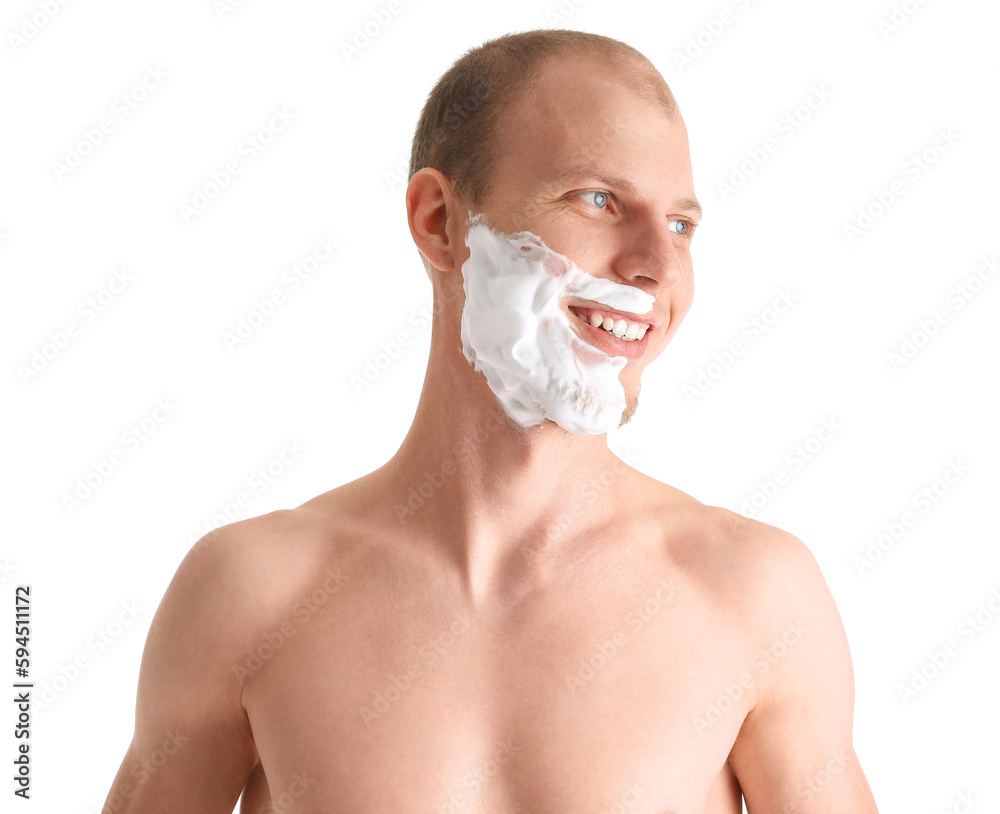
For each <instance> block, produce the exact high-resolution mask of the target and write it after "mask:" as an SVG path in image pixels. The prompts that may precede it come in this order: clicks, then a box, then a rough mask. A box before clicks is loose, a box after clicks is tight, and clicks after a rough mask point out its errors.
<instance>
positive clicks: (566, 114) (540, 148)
mask: <svg viewBox="0 0 1000 814" xmlns="http://www.w3.org/2000/svg"><path fill="white" fill-rule="evenodd" d="M637 70H642V68H641V67H639V68H637ZM500 135H501V138H500V151H499V152H500V155H499V156H498V167H497V169H498V172H497V180H498V181H500V182H501V183H503V182H504V180H505V179H506V180H508V181H510V180H517V181H518V182H519V183H526V182H528V181H529V179H530V181H531V182H532V183H534V184H545V183H559V182H563V181H567V180H568V178H569V177H571V176H573V175H576V174H579V171H581V170H584V169H587V168H591V169H599V170H600V171H601V173H602V174H607V175H611V176H615V177H618V178H621V179H628V178H632V179H633V183H634V186H639V185H640V184H641V183H642V180H643V178H647V179H648V180H649V181H655V183H657V184H661V185H662V184H664V183H668V184H671V185H675V184H676V185H685V184H686V185H687V186H690V184H691V180H690V174H691V170H690V153H689V150H688V144H687V132H686V129H685V127H684V122H683V120H681V118H680V115H679V114H675V116H674V117H671V116H670V115H669V113H668V111H667V110H666V109H665V108H664V107H663V105H662V104H661V103H659V102H658V101H657V100H655V99H653V98H652V97H651V96H650V94H649V93H648V92H643V91H642V90H640V83H639V80H638V79H637V78H634V77H630V78H626V79H622V78H618V77H615V76H614V71H613V70H612V69H611V68H610V64H609V61H608V58H607V57H605V56H600V55H595V56H594V57H593V58H590V57H581V56H576V55H574V56H572V57H557V58H554V59H551V60H550V61H549V62H547V63H546V64H545V65H544V66H543V67H542V69H541V70H540V72H539V75H538V76H537V77H536V78H535V80H534V82H533V83H532V84H531V85H530V86H529V87H527V88H526V89H525V90H524V91H523V92H522V93H521V94H520V95H519V96H518V97H517V98H515V99H514V100H513V101H512V102H511V103H510V104H509V105H508V107H507V109H506V110H505V111H504V115H503V120H502V122H501V126H500ZM651 174H652V175H653V176H655V177H650V175H651Z"/></svg>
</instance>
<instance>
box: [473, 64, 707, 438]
mask: <svg viewBox="0 0 1000 814" xmlns="http://www.w3.org/2000/svg"><path fill="white" fill-rule="evenodd" d="M606 73H607V72H606V71H602V70H601V64H600V63H599V62H598V63H596V64H595V63H593V62H590V61H588V60H585V59H580V58H576V57H573V58H557V59H555V60H553V61H552V62H550V63H549V64H548V65H546V67H545V68H543V73H542V76H541V77H540V80H539V81H538V82H537V84H536V86H535V87H534V88H532V89H530V90H529V91H527V92H526V93H525V94H523V95H522V96H521V97H519V98H518V99H517V100H515V101H514V102H513V103H512V104H511V105H510V106H509V108H508V110H507V112H506V113H505V114H504V122H503V125H502V127H503V130H502V144H501V150H500V156H499V157H498V162H497V165H496V173H495V180H494V182H493V184H492V187H491V189H490V193H489V196H488V199H487V201H486V202H485V204H484V206H482V207H481V211H482V213H483V214H484V215H485V216H486V218H487V219H488V221H489V222H490V223H491V224H492V225H493V226H494V227H495V228H496V229H498V230H500V231H502V232H506V233H512V232H518V231H528V232H532V233H534V234H536V235H538V236H539V237H540V238H541V239H542V240H543V241H544V242H545V243H546V244H547V245H548V246H549V248H551V249H552V250H554V251H556V252H558V253H559V254H562V255H565V256H567V257H568V258H570V259H571V260H573V261H574V262H575V263H576V264H577V265H578V266H580V267H581V268H582V269H584V270H585V271H587V272H589V273H590V274H592V275H594V276H596V277H601V278H605V279H608V280H612V281H614V282H617V283H622V284H627V285H632V286H635V287H637V288H640V289H641V290H642V291H645V292H647V293H648V294H650V295H652V296H653V297H654V298H655V304H654V305H653V309H652V311H650V312H649V313H647V314H644V315H633V318H632V319H629V318H628V316H629V315H627V314H620V313H619V314H616V313H613V312H612V313H604V312H606V311H607V310H608V309H600V311H599V313H602V314H603V315H604V316H608V317H611V318H613V319H615V320H616V321H617V319H618V318H621V317H624V318H625V319H626V321H627V322H639V323H643V324H648V325H650V326H651V327H650V328H649V330H648V331H646V333H645V335H644V336H643V338H642V339H641V340H639V341H635V342H628V341H627V340H624V339H619V338H617V337H615V336H614V335H613V334H612V333H609V332H608V331H606V330H604V329H603V328H601V327H596V326H594V325H592V324H590V322H584V321H583V320H582V319H581V318H580V317H581V316H583V317H586V318H589V317H591V315H592V314H593V313H594V311H593V310H592V308H596V307H597V304H596V303H595V302H593V301H586V300H582V299H580V298H579V297H574V296H566V297H564V298H562V300H561V302H560V307H561V308H562V309H563V310H564V313H565V314H566V316H567V317H568V319H569V321H570V325H571V326H572V330H573V331H574V332H575V333H576V334H577V335H578V336H579V337H580V338H581V339H583V340H584V341H586V342H588V343H590V344H592V345H594V346H595V347H598V348H600V349H601V350H603V351H605V352H606V353H608V354H611V355H612V356H624V357H626V358H627V359H628V363H627V364H626V366H625V367H624V369H623V370H622V371H621V373H620V376H619V379H620V381H621V383H622V385H623V387H624V388H625V394H626V401H627V403H628V407H627V409H626V412H625V416H624V418H625V420H627V419H628V418H629V417H631V413H632V412H633V411H634V409H635V404H636V400H637V397H638V389H639V377H640V374H641V373H642V371H643V370H644V369H645V367H646V366H647V365H648V364H649V363H650V362H652V361H653V359H655V358H656V357H657V356H658V355H659V354H660V353H661V352H662V350H663V349H664V347H665V346H666V345H667V343H668V342H669V341H670V339H671V337H672V336H673V334H674V332H675V331H676V330H677V328H678V326H679V325H680V322H681V320H682V319H683V317H684V315H685V314H686V313H687V311H688V308H689V307H690V305H691V300H692V297H693V295H694V281H693V278H692V268H691V254H690V244H691V232H693V226H694V225H695V224H697V222H698V219H699V215H700V213H699V211H698V208H697V203H696V201H695V194H694V186H693V181H692V175H691V159H690V154H689V150H688V144H687V132H686V129H685V127H684V124H683V122H682V121H681V120H680V118H679V117H678V120H677V122H676V123H672V122H671V120H670V119H669V117H668V116H667V114H666V112H665V111H664V110H663V109H662V108H661V107H659V106H657V105H656V104H654V103H653V102H649V101H646V100H645V99H643V98H641V97H639V96H637V95H636V92H635V91H634V90H632V89H631V88H629V87H628V86H627V85H623V84H621V83H620V82H615V81H613V80H610V79H608V78H606ZM685 232H686V233H685ZM462 234H463V236H464V232H463V233H462ZM467 257H468V249H467V248H464V247H463V250H462V253H461V254H460V255H459V257H458V259H459V262H460V263H464V261H465V260H466V259H467ZM588 306H590V307H589V308H588ZM594 319H595V320H596V319H597V317H594Z"/></svg>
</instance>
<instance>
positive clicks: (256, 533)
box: [106, 58, 877, 814]
mask: <svg viewBox="0 0 1000 814" xmlns="http://www.w3.org/2000/svg"><path fill="white" fill-rule="evenodd" d="M601 67H602V66H594V65H593V64H592V63H590V62H587V61H582V60H576V59H569V58H559V59H556V60H553V61H551V62H550V63H549V64H547V65H546V66H545V68H544V69H543V70H544V80H545V81H544V82H541V83H538V84H537V85H536V86H535V87H534V88H533V89H530V90H529V91H528V92H527V94H526V95H525V96H523V97H521V98H520V99H518V100H517V101H516V102H515V103H513V106H512V109H511V110H510V111H509V118H508V131H507V132H508V134H509V135H511V136H512V137H511V138H509V139H508V140H507V144H506V149H505V151H504V153H503V155H502V157H501V160H500V162H499V165H498V168H497V178H498V179H500V181H499V182H498V183H497V184H496V185H495V186H494V188H493V189H492V191H491V195H490V197H489V200H488V201H487V202H486V203H485V204H484V206H483V207H482V208H481V211H483V212H484V213H485V214H486V215H487V217H488V219H489V220H490V222H491V223H492V224H493V225H494V226H496V227H497V228H500V229H502V230H504V231H508V232H510V231H517V230H529V231H532V232H534V233H535V234H538V235H539V236H541V237H542V238H543V240H545V242H546V243H547V244H548V245H549V246H550V247H551V248H553V249H555V250H556V251H558V252H560V253H563V254H566V255H567V256H569V257H571V258H573V259H574V260H575V261H576V262H577V264H578V265H580V266H581V267H583V268H586V269H587V270H588V271H590V272H591V273H592V274H595V275H597V276H603V277H607V278H608V279H613V280H615V281H616V282H620V283H625V284H629V285H635V286H637V287H640V288H642V289H643V290H644V291H647V292H648V293H650V294H652V295H654V297H655V298H656V305H655V306H654V310H653V315H652V317H651V318H650V319H647V321H652V322H653V323H654V324H653V327H652V328H651V329H650V330H649V331H648V333H647V334H646V337H645V338H644V339H643V340H642V341H643V343H644V345H643V348H644V350H643V353H642V356H641V358H638V359H632V360H630V361H629V363H628V365H627V366H626V367H625V368H624V369H623V371H622V373H621V377H620V378H621V381H622V384H623V386H624V387H625V390H626V395H627V398H628V400H629V402H630V405H631V406H632V407H634V405H635V402H636V399H637V393H638V386H639V379H640V376H641V374H642V372H643V370H644V369H645V367H646V366H648V365H649V364H650V363H651V362H652V361H653V360H654V359H655V358H656V357H657V356H658V355H659V354H660V353H661V352H662V351H663V349H664V348H665V347H666V345H667V344H668V343H669V341H670V339H671V337H672V336H673V334H674V332H675V331H676V330H677V327H678V326H679V324H680V322H681V320H682V319H683V317H684V314H685V313H686V312H687V310H688V308H689V307H690V304H691V298H692V296H693V290H694V289H693V278H692V266H691V255H690V242H691V232H692V231H693V230H690V229H689V230H687V231H685V229H684V228H683V227H679V226H678V222H687V223H689V224H694V223H696V222H697V219H698V217H699V214H700V212H699V209H698V207H697V204H696V203H695V194H694V189H693V182H692V178H691V168H690V158H689V153H688V147H687V136H686V132H685V129H684V125H683V122H682V121H680V120H679V119H678V120H677V121H672V120H671V119H670V118H669V117H668V116H666V115H665V113H664V112H663V111H662V110H661V109H660V108H658V107H657V106H655V105H653V104H652V103H650V102H647V101H645V100H644V99H641V98H638V97H636V95H635V94H634V93H633V92H631V91H630V90H628V89H627V88H625V87H623V86H622V85H620V84H617V83H615V82H613V81H610V80H608V79H607V78H606V76H605V74H606V72H605V71H602V70H600V68H601ZM595 121H597V122H601V123H602V125H601V128H600V129H599V130H598V132H597V133H595V127H594V124H593V123H594V122H595ZM595 191H597V192H601V193H604V194H605V195H606V196H607V199H606V206H602V205H601V204H603V203H605V198H602V197H600V196H596V197H595V195H594V194H593V193H594V192H595ZM407 209H408V214H409V222H410V230H411V234H412V235H413V238H414V241H415V242H416V244H417V246H418V248H419V249H420V250H421V252H422V253H423V254H424V256H425V257H426V258H427V260H428V262H429V264H430V267H431V268H430V273H431V279H432V283H433V285H434V289H435V303H436V307H435V315H434V319H435V323H434V329H433V336H432V347H431V356H430V361H429V364H428V370H427V377H426V380H425V383H424V389H423V391H422V393H421V399H420V403H419V405H418V409H417V414H416V416H415V418H414V421H413V425H412V427H411V429H410V432H409V434H408V435H407V437H406V439H405V440H404V442H403V444H402V446H401V447H400V450H399V451H398V453H397V454H396V455H395V456H394V457H393V458H392V459H391V460H390V461H389V462H388V463H386V464H385V465H384V466H383V467H381V468H380V469H378V470H377V471H375V472H373V473H371V474H370V475H367V476H365V477H363V478H361V479H359V480H356V481H353V482H351V483H348V484H346V485H345V486H342V487H340V488H338V489H334V490H333V491H331V492H327V493H326V494H323V495H320V496H319V497H317V498H315V499H314V500H311V501H309V502H308V503H306V504H304V505H303V506H300V507H299V508H297V509H294V510H290V511H283V512H275V513H272V514H269V515H265V516H263V517H259V518H254V519H252V520H247V521H242V522H239V523H234V524H232V525H230V526H226V527H224V528H222V529H220V530H218V531H216V532H213V533H212V534H210V535H208V536H206V537H205V538H203V539H202V540H201V541H199V542H198V543H197V544H196V545H195V546H194V548H193V549H192V550H191V552H189V554H188V555H187V557H185V559H184V562H183V563H182V564H181V566H180V567H179V569H178V571H177V574H176V575H175V576H174V579H173V581H172V582H171V585H170V587H169V588H168V590H167V593H166V595H165V596H164V598H163V601H162V603H161V605H160V607H159V609H158V610H157V613H156V616H155V618H154V620H153V623H152V626H151V628H150V632H149V638H148V640H147V644H146V650H145V652H144V655H143V663H142V669H141V673H140V679H139V693H138V704H137V715H136V731H135V735H134V737H133V740H132V744H131V746H130V747H129V750H128V753H127V754H126V756H125V760H124V761H123V763H122V766H121V769H120V770H119V773H118V776H117V777H116V779H115V783H114V785H113V787H112V790H111V794H110V796H109V800H108V804H107V808H106V810H110V811H114V812H143V814H147V812H178V811H184V812H193V813H194V814H201V813H202V812H204V814H209V812H212V813H215V812H226V814H228V812H230V811H231V810H232V808H233V806H234V805H235V803H236V801H237V798H238V797H239V795H240V793H241V792H243V802H242V805H241V812H242V814H258V812H262V811H265V812H272V811H273V812H295V814H320V812H322V813H323V814H333V813H334V812H343V813H344V814H354V813H355V812H366V813H367V812H372V814H374V813H375V812H389V811H392V812H411V811H412V812H477V813H485V812H490V814H501V812H509V813H510V814H514V812H522V813H523V814H543V812H553V813H554V812H566V813H567V814H570V812H572V814H584V813H585V812H593V814H598V813H599V812H624V811H628V812H632V814H738V812H739V811H740V810H741V809H740V801H741V795H742V796H743V797H745V799H746V804H747V809H748V811H750V812H751V813H752V814H770V812H792V811H794V812H799V813H800V814H819V813H820V812H822V813H823V814H841V813H842V814H847V813H848V812H850V814H877V810H876V807H875V803H874V800H873V798H872V795H871V791H870V789H869V787H868V783H867V781H866V779H865V776H864V773H863V771H862V769H861V767H860V765H859V763H858V759H857V756H856V754H855V752H854V749H853V745H852V737H851V727H852V716H853V700H854V699H853V676H852V668H851V661H850V655H849V651H848V645H847V640H846V636H845V634H844V629H843V625H842V623H841V621H840V617H839V615H838V613H837V609H836V607H835V605H834V602H833V599H832V597H831V595H830V592H829V590H828V589H827V587H826V584H825V582H824V580H823V577H822V574H821V573H820V571H819V568H818V566H817V564H816V561H815V559H814V558H813V557H812V555H811V553H810V552H809V550H808V549H807V548H806V547H805V545H804V544H803V543H802V542H801V541H799V540H798V539H796V538H795V537H793V536H792V535H790V534H787V533H786V532H783V531H781V530H779V529H776V528H774V527H772V526H768V525H766V524H762V523H758V522H755V521H752V520H749V519H746V518H743V517H741V516H739V515H736V514H734V513H732V512H729V511H726V510H724V509H721V508H717V507H712V506H705V505H703V504H702V503H700V502H698V501H697V500H695V499H694V498H692V497H690V496H688V495H686V494H684V493H682V492H680V491H678V490H676V489H674V488H672V487H669V486H666V485H664V484H662V483H659V482H657V481H655V480H653V479H651V478H649V477H647V476H645V475H643V474H641V473H639V472H637V471H636V470H635V469H633V468H631V467H629V466H627V465H626V464H625V463H624V462H622V461H620V460H619V459H618V458H617V457H616V456H614V455H613V454H612V453H611V452H610V451H609V449H608V447H607V441H606V437H605V436H572V435H570V434H568V433H566V432H565V431H563V430H562V429H561V428H559V427H557V426H555V425H553V424H550V423H546V424H542V425H539V426H537V427H533V428H531V429H529V430H527V431H521V430H519V429H517V428H514V427H512V426H511V425H510V424H509V423H508V422H507V421H506V419H505V417H504V416H503V413H502V410H501V408H500V407H499V404H498V403H497V401H496V399H495V398H494V396H493V394H492V393H491V392H490V391H489V388H488V387H487V385H486V383H485V381H484V379H483V377H482V376H481V375H480V374H477V373H475V372H474V371H473V370H472V369H471V368H470V366H469V365H468V363H467V362H466V361H465V359H464V357H463V356H462V354H461V351H460V340H459V317H460V314H461V306H462V293H461V292H462V285H461V267H462V264H463V263H464V261H465V260H466V259H467V257H468V249H467V247H466V246H465V240H464V238H465V219H466V216H467V215H468V212H469V209H470V206H469V203H468V202H467V201H465V200H463V199H462V198H461V196H459V195H457V194H456V193H455V192H454V190H453V188H452V186H451V184H450V182H449V180H448V179H447V178H445V177H444V176H443V175H441V174H440V173H438V172H436V171H434V170H430V169H425V170H421V171H420V172H419V173H417V174H416V175H415V176H414V178H413V179H412V181H411V183H410V186H409V188H408V190H407ZM563 305H564V307H565V309H566V313H567V315H568V316H569V317H570V319H571V321H572V323H571V324H573V325H574V330H576V331H577V332H578V333H579V335H580V336H581V337H583V338H585V339H587V338H588V337H589V341H597V340H594V339H593V335H592V334H590V333H588V331H590V330H596V329H591V328H589V326H585V325H584V324H583V322H582V321H579V320H578V319H577V318H576V317H575V316H573V314H574V313H575V312H574V309H585V308H586V307H587V305H588V303H586V302H583V301H577V300H574V299H573V298H569V299H567V300H566V301H565V302H564V303H563ZM590 305H593V303H591V304H590ZM663 421H664V424H665V426H664V432H665V433H669V432H670V431H671V429H672V428H671V426H670V418H669V417H665V418H664V419H663ZM411 489H412V490H413V491H412V492H411ZM418 490H419V491H418ZM414 495H416V497H414ZM161 753H162V754H161Z"/></svg>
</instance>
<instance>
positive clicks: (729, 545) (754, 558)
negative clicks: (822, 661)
mask: <svg viewBox="0 0 1000 814" xmlns="http://www.w3.org/2000/svg"><path fill="white" fill-rule="evenodd" d="M651 486H652V491H651V492H650V494H651V495H652V496H653V499H652V501H651V504H652V505H655V506H656V507H657V508H656V513H657V521H656V524H657V526H658V527H659V528H661V529H662V530H663V536H662V540H663V542H662V546H663V553H664V556H665V557H666V559H667V560H668V561H669V564H670V565H671V566H672V568H673V569H674V570H677V571H679V572H681V573H683V574H684V575H685V578H686V579H688V580H689V581H690V583H691V584H692V586H693V587H694V588H695V589H697V590H699V591H700V592H701V594H702V595H703V597H704V598H705V599H706V601H709V602H710V603H711V604H712V605H714V606H716V607H717V608H718V609H719V610H720V612H723V613H727V614H728V615H730V616H731V617H733V618H734V619H737V620H738V621H739V623H740V625H741V627H742V628H743V629H744V630H745V632H746V635H747V636H749V637H750V638H751V639H752V640H753V643H754V644H756V645H758V646H762V645H766V644H767V643H768V642H769V641H771V640H773V639H774V638H775V637H778V638H780V637H781V636H782V635H783V630H784V629H785V628H786V627H787V626H788V625H789V624H791V625H793V626H794V625H795V624H796V620H801V622H802V624H803V625H805V624H806V623H807V622H809V623H810V624H814V625H815V626H817V628H820V627H822V628H823V629H826V630H827V631H836V630H837V629H839V628H840V617H839V614H838V612H837V609H836V606H835V604H834V601H833V597H832V596H831V594H830V591H829V588H828V587H827V584H826V580H825V579H824V577H823V574H822V571H821V569H820V566H819V563H818V562H817V560H816V557H815V556H814V555H813V553H812V551H811V550H810V549H809V547H808V545H807V544H806V543H805V542H804V541H803V540H801V539H799V538H798V537H796V536H795V535H794V534H792V533H790V532H788V531H785V530H783V529H780V528H778V527H776V526H772V525H770V524H768V523H763V522H761V521H759V520H754V519H751V518H748V517H745V516H743V515H741V514H738V513H736V512H733V511H730V510H729V509H725V508H722V507H720V506H712V505H707V504H705V503H702V502H701V501H699V500H697V499H695V498H694V497H692V496H690V495H688V494H686V493H685V492H682V491H680V490H678V489H675V488H673V487H670V486H666V485H664V484H660V483H659V482H657V481H653V482H652V485H651ZM829 636H835V632H831V633H829Z"/></svg>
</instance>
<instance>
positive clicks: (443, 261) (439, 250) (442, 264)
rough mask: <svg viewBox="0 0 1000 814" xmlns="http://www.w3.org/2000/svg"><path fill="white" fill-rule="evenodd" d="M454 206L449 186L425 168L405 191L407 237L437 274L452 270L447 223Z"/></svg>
mask: <svg viewBox="0 0 1000 814" xmlns="http://www.w3.org/2000/svg"><path fill="white" fill-rule="evenodd" d="M454 205H455V197H454V195H453V193H452V189H451V183H450V182H449V180H448V178H447V177H446V176H445V175H443V174H442V173H440V172H438V171H437V170H435V169H431V168H430V167H425V168H424V169H422V170H419V171H418V172H416V173H415V174H414V176H413V177H412V178H411V179H410V183H409V185H408V186H407V188H406V217H407V220H408V221H409V224H410V235H411V236H412V237H413V242H414V243H415V244H416V245H417V248H418V249H420V251H421V252H422V253H423V255H424V257H426V258H427V259H428V261H430V263H431V265H433V266H434V267H435V268H436V269H439V270H440V271H452V270H453V269H454V268H455V256H454V252H453V249H454V241H453V240H452V239H451V236H450V235H449V233H448V226H449V224H448V221H449V219H450V216H451V214H452V209H453V208H454Z"/></svg>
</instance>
